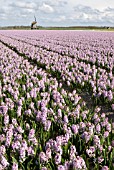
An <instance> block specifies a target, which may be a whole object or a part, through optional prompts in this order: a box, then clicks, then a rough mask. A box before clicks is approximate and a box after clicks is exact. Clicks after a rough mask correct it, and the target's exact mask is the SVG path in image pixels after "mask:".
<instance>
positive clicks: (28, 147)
mask: <svg viewBox="0 0 114 170" xmlns="http://www.w3.org/2000/svg"><path fill="white" fill-rule="evenodd" d="M19 43H20V44H21V42H19ZM16 45H17V44H16ZM17 48H18V46H17ZM21 48H22V47H21ZM23 49H24V47H23ZM42 52H43V51H42ZM44 53H45V51H44ZM42 55H43V53H42ZM68 59H69V58H67V60H68ZM58 62H59V61H58ZM66 65H67V64H66ZM49 66H50V65H48V67H49ZM66 67H67V66H66ZM48 69H49V68H48ZM60 69H61V68H60ZM60 71H61V72H62V70H60ZM82 73H83V72H82ZM62 74H63V73H62ZM64 74H65V73H64ZM69 76H70V75H69ZM0 80H1V82H0V83H1V84H0V100H1V106H0V120H1V121H0V143H1V145H0V169H1V170H2V169H12V170H17V169H23V170H24V169H41V170H51V169H53V170H54V169H57V170H70V169H74V170H81V169H85V170H86V169H90V168H91V169H96V170H98V169H102V170H108V169H113V163H114V148H113V147H114V137H113V135H112V125H111V123H109V121H108V118H107V117H106V115H105V114H104V113H101V112H100V109H99V108H96V109H95V112H91V111H90V110H88V109H87V108H86V106H85V102H83V100H82V99H81V97H80V96H79V95H78V94H77V91H76V90H74V91H73V92H72V93H70V92H69V91H67V90H65V89H64V88H63V87H62V83H60V82H58V81H57V79H56V78H53V77H52V76H51V74H49V73H47V72H46V71H44V70H43V69H42V68H38V67H37V66H34V63H33V64H31V63H30V62H29V61H28V60H27V59H24V58H23V56H20V55H17V54H16V53H15V52H14V51H13V50H12V49H9V48H8V47H6V46H5V45H3V44H2V43H0ZM69 81H70V80H69ZM69 86H70V84H69Z"/></svg>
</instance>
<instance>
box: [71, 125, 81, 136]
mask: <svg viewBox="0 0 114 170" xmlns="http://www.w3.org/2000/svg"><path fill="white" fill-rule="evenodd" d="M71 128H72V131H73V133H74V134H78V130H79V125H75V124H73V125H72V127H71Z"/></svg>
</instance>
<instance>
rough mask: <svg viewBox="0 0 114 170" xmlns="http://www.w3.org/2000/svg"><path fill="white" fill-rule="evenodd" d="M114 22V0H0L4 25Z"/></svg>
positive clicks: (105, 23) (0, 12)
mask: <svg viewBox="0 0 114 170" xmlns="http://www.w3.org/2000/svg"><path fill="white" fill-rule="evenodd" d="M34 15H35V16H36V18H37V21H38V23H39V25H42V26H72V25H73V26H75V25H98V26H114V0H105V1H104V0H87V1H85V0H40V1H38V0H10V1H9V0H0V20H1V22H0V24H1V25H0V26H4V25H16V24H17V25H19V24H20V25H30V23H31V22H32V21H33V20H34Z"/></svg>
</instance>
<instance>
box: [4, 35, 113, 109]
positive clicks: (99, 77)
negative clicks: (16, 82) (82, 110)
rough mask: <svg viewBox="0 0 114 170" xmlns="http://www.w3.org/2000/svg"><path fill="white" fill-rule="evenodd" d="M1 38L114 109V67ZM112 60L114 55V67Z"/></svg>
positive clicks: (68, 83) (68, 82)
mask: <svg viewBox="0 0 114 170" xmlns="http://www.w3.org/2000/svg"><path fill="white" fill-rule="evenodd" d="M1 39H2V40H3V41H4V42H6V43H7V44H8V45H10V46H12V47H15V48H16V49H17V50H18V51H19V52H21V53H22V54H25V55H26V56H27V57H28V58H29V59H31V60H34V59H35V60H36V62H37V63H41V64H45V67H46V69H47V70H48V71H49V70H50V72H55V73H56V72H59V73H60V74H59V75H61V76H60V78H62V80H63V81H65V82H66V83H67V85H68V86H70V85H73V86H74V87H75V86H76V85H77V84H78V85H79V86H80V88H82V89H86V88H88V89H89V91H90V92H91V93H92V95H93V97H94V98H95V100H96V101H97V103H98V102H99V99H100V101H102V102H105V103H109V104H110V105H112V109H113V104H114V76H113V71H112V69H110V71H108V72H107V70H106V69H104V68H102V67H97V66H96V65H91V64H89V63H88V64H87V63H85V62H84V61H81V62H80V61H78V59H77V58H71V57H69V56H66V55H65V56H63V55H60V54H58V53H56V52H54V51H47V50H46V49H42V48H40V47H36V46H34V45H31V44H28V43H26V42H23V41H20V40H19V41H18V40H16V39H12V38H8V37H5V36H1ZM93 58H94V57H93ZM112 61H113V57H112V60H111V63H112V67H111V68H113V62H112Z"/></svg>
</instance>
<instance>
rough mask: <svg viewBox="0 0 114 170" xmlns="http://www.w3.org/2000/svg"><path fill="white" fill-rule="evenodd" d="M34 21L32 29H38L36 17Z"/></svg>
mask: <svg viewBox="0 0 114 170" xmlns="http://www.w3.org/2000/svg"><path fill="white" fill-rule="evenodd" d="M34 19H35V20H34V21H33V22H32V23H31V29H36V28H37V25H36V24H37V21H36V17H35V15H34Z"/></svg>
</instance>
